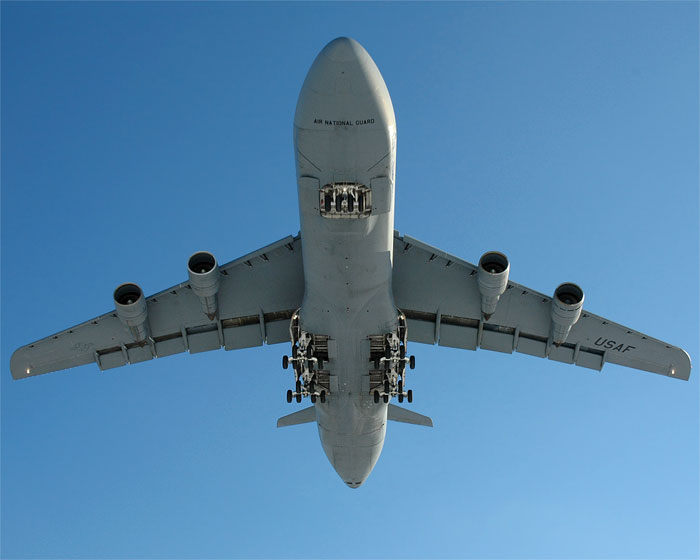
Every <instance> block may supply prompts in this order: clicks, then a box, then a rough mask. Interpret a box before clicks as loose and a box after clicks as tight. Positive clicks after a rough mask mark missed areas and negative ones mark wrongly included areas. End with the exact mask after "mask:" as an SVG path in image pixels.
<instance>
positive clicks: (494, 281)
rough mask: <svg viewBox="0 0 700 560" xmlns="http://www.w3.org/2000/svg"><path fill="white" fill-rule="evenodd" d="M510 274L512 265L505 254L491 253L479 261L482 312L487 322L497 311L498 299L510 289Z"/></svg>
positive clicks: (478, 275) (478, 274)
mask: <svg viewBox="0 0 700 560" xmlns="http://www.w3.org/2000/svg"><path fill="white" fill-rule="evenodd" d="M509 272H510V263H509V262H508V257H506V256H505V255H504V254H503V253H499V252H498V251H489V252H488V253H484V254H483V255H482V257H481V258H480V259H479V271H478V273H477V281H478V283H479V292H480V293H481V312H482V313H483V315H484V319H486V320H487V321H488V320H489V319H490V318H491V315H493V314H494V312H495V311H496V305H498V299H499V298H500V297H501V296H502V295H503V292H505V291H506V288H507V287H508V274H509Z"/></svg>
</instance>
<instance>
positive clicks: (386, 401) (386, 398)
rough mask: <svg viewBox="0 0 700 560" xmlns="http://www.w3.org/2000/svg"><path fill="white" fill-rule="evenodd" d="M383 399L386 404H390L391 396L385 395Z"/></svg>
mask: <svg viewBox="0 0 700 560" xmlns="http://www.w3.org/2000/svg"><path fill="white" fill-rule="evenodd" d="M382 398H383V399H384V402H385V403H388V402H389V395H384V396H383V397H382Z"/></svg>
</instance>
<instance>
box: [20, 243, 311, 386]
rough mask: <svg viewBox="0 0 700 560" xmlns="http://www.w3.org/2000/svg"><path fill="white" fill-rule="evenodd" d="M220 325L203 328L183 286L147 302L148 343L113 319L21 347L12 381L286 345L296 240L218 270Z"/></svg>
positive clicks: (297, 272) (299, 272) (298, 295)
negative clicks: (88, 367) (91, 365)
mask: <svg viewBox="0 0 700 560" xmlns="http://www.w3.org/2000/svg"><path fill="white" fill-rule="evenodd" d="M220 271H221V283H220V289H219V294H218V299H219V317H218V318H215V319H214V320H210V319H209V318H208V317H207V316H206V315H205V314H204V313H203V311H202V308H201V304H200V302H199V299H198V298H197V296H196V295H195V294H194V293H193V292H192V289H191V288H190V286H189V285H188V284H187V283H186V282H183V283H181V284H178V285H176V286H173V287H172V288H168V289H167V290H163V291H162V292H159V293H157V294H155V295H153V296H150V297H148V298H147V300H146V305H147V308H148V323H149V327H150V332H151V337H150V338H149V339H147V340H146V341H135V340H134V339H133V338H132V336H131V334H130V332H129V330H128V329H126V328H125V327H124V326H123V324H122V323H121V321H120V320H119V319H118V318H117V315H116V313H115V312H114V311H111V312H109V313H105V314H103V315H100V316H99V317H95V318H94V319H91V320H90V321H86V322H85V323H82V324H80V325H77V326H75V327H72V328H70V329H67V330H65V331H62V332H60V333H56V334H55V335H52V336H49V337H46V338H44V339H42V340H39V341H37V342H34V343H32V344H29V345H27V346H24V347H22V348H20V349H18V350H17V351H15V353H14V354H13V355H12V358H11V360H10V370H11V372H12V376H13V377H14V378H15V379H21V378H25V377H30V376H32V375H39V374H42V373H48V372H51V371H58V370H62V369H68V368H72V367H76V366H80V365H84V364H88V363H93V362H94V363H97V365H98V366H99V367H100V369H103V370H104V369H112V368H115V367H120V366H123V365H125V364H133V363H138V362H143V361H147V360H151V359H154V358H159V357H164V356H170V355H172V354H178V353H181V352H190V353H193V354H194V353H197V352H208V351H211V350H216V349H219V348H222V347H223V348H225V349H226V350H235V349H239V348H248V347H252V346H260V345H262V344H263V343H264V342H266V343H267V344H276V343H279V342H285V341H288V340H289V320H290V319H291V316H292V314H293V313H294V311H295V310H296V309H298V308H299V306H300V305H301V299H302V297H303V291H304V275H303V267H302V262H301V240H300V239H299V238H293V237H286V238H284V239H282V240H280V241H278V242H276V243H273V244H271V245H268V246H267V247H263V248H262V249H260V250H258V251H255V252H253V253H250V254H249V255H246V256H244V257H241V258H239V259H236V260H235V261H232V262H230V263H227V264H225V265H223V266H221V267H220Z"/></svg>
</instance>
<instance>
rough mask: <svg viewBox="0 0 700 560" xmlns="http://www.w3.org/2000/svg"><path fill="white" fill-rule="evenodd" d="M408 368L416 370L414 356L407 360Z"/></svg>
mask: <svg viewBox="0 0 700 560" xmlns="http://www.w3.org/2000/svg"><path fill="white" fill-rule="evenodd" d="M408 367H410V368H411V369H415V368H416V357H415V356H411V357H410V358H409V359H408Z"/></svg>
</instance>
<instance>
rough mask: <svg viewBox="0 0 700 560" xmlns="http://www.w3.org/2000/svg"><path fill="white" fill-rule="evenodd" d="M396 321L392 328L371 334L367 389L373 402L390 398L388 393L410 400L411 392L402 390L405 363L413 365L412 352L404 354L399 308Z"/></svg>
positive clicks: (402, 329) (404, 334) (402, 316)
mask: <svg viewBox="0 0 700 560" xmlns="http://www.w3.org/2000/svg"><path fill="white" fill-rule="evenodd" d="M398 319H399V324H398V327H397V329H396V331H394V332H390V333H387V334H383V335H375V336H370V362H372V365H373V366H374V369H373V370H370V392H371V393H372V396H373V398H374V402H375V403H379V401H380V400H381V401H382V402H384V403H387V402H389V397H398V399H399V402H403V400H404V398H405V399H406V400H408V402H413V392H412V391H411V390H410V389H409V390H408V391H404V386H405V375H406V365H408V367H409V368H410V369H413V368H415V367H416V358H415V356H410V357H408V356H406V342H407V337H406V317H405V315H404V314H403V313H401V312H399V317H398Z"/></svg>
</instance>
